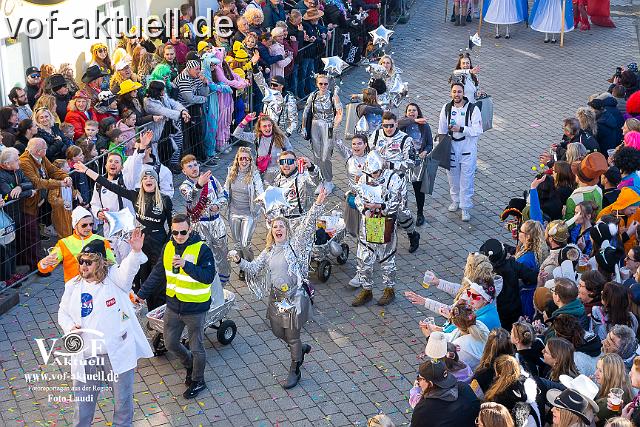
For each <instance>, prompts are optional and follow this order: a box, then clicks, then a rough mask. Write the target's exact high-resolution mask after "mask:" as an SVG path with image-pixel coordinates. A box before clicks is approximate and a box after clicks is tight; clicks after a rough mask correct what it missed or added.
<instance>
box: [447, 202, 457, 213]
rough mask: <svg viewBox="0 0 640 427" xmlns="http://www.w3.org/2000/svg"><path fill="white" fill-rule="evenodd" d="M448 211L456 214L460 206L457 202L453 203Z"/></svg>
mask: <svg viewBox="0 0 640 427" xmlns="http://www.w3.org/2000/svg"><path fill="white" fill-rule="evenodd" d="M447 209H448V210H449V212H455V211H457V210H458V204H457V203H456V202H453V203H451V204H450V205H449V207H448V208H447Z"/></svg>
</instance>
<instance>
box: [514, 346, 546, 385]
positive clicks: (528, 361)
mask: <svg viewBox="0 0 640 427" xmlns="http://www.w3.org/2000/svg"><path fill="white" fill-rule="evenodd" d="M542 349H544V342H543V341H542V340H541V339H540V338H536V339H535V340H534V341H533V343H532V344H531V348H530V349H527V350H519V351H517V352H516V357H517V359H518V361H519V362H520V365H521V366H522V368H523V369H524V370H525V371H526V372H528V373H529V374H530V375H531V376H533V377H546V376H547V373H548V372H549V365H547V364H546V363H544V361H543V360H542Z"/></svg>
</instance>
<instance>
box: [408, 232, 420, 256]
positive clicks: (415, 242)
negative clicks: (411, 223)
mask: <svg viewBox="0 0 640 427" xmlns="http://www.w3.org/2000/svg"><path fill="white" fill-rule="evenodd" d="M408 237H409V253H410V254H412V253H414V252H415V251H417V250H418V247H419V246H420V234H419V233H418V232H417V231H414V232H413V233H411V234H409V235H408Z"/></svg>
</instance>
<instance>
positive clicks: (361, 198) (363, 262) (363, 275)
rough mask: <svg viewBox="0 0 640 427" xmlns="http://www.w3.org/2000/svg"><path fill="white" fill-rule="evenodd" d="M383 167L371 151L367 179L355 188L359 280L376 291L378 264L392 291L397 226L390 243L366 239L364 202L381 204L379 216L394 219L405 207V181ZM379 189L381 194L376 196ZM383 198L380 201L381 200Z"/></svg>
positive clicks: (376, 154) (385, 283)
mask: <svg viewBox="0 0 640 427" xmlns="http://www.w3.org/2000/svg"><path fill="white" fill-rule="evenodd" d="M383 168H384V160H383V159H382V158H381V157H380V155H379V154H378V153H377V152H375V151H372V152H370V153H369V154H367V161H366V164H365V173H366V174H367V175H365V176H366V179H361V180H360V182H359V183H358V185H357V187H356V191H357V195H356V199H355V204H356V206H357V208H358V210H359V211H360V212H361V214H362V218H361V221H360V235H359V238H358V250H357V253H356V257H357V258H358V267H357V272H358V277H359V280H360V283H361V284H362V287H363V288H364V289H368V290H371V289H372V288H373V270H374V267H375V265H376V263H379V264H380V267H381V269H382V282H383V284H384V286H385V287H387V288H393V287H394V285H395V281H396V246H397V242H398V238H397V234H396V227H395V224H394V226H393V227H394V229H393V232H392V235H391V240H390V241H389V243H369V242H367V239H366V219H365V218H366V215H365V213H366V212H367V209H366V208H365V203H380V204H382V205H383V207H382V209H381V211H380V213H381V214H382V215H383V216H385V217H395V216H396V215H397V213H398V212H399V209H400V207H401V206H402V194H403V192H405V191H406V188H405V187H406V180H404V179H403V178H400V176H399V175H398V174H397V173H396V172H394V171H392V170H389V169H383ZM380 171H382V172H381V173H380V176H378V177H377V178H373V177H372V176H371V174H374V173H376V172H380ZM373 189H379V190H377V191H378V192H379V194H375V193H376V191H374V190H373ZM378 197H380V199H378Z"/></svg>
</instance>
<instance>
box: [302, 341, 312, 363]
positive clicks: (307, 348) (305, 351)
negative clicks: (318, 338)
mask: <svg viewBox="0 0 640 427" xmlns="http://www.w3.org/2000/svg"><path fill="white" fill-rule="evenodd" d="M309 353H311V346H310V345H309V344H302V362H300V364H301V365H302V364H303V363H304V355H305V354H309Z"/></svg>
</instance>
